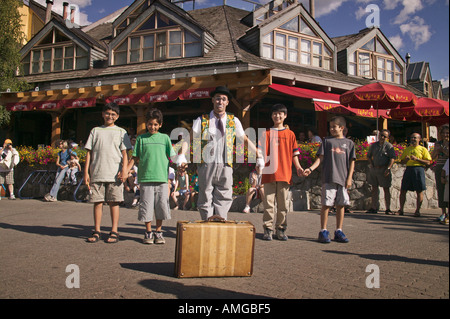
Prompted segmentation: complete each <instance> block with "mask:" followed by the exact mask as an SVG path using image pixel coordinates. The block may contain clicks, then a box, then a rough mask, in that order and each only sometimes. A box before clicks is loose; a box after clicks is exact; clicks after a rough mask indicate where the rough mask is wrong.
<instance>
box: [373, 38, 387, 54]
mask: <svg viewBox="0 0 450 319" xmlns="http://www.w3.org/2000/svg"><path fill="white" fill-rule="evenodd" d="M375 49H376V51H377V52H378V53H382V54H389V53H388V52H387V51H386V49H385V48H384V46H383V45H382V44H381V43H380V41H378V39H377V44H376V48H375Z"/></svg>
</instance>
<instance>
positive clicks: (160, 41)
mask: <svg viewBox="0 0 450 319" xmlns="http://www.w3.org/2000/svg"><path fill="white" fill-rule="evenodd" d="M165 44H166V34H165V33H159V34H157V36H156V45H165Z"/></svg>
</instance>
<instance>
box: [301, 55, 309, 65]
mask: <svg viewBox="0 0 450 319" xmlns="http://www.w3.org/2000/svg"><path fill="white" fill-rule="evenodd" d="M300 62H301V63H302V64H306V65H311V55H310V54H309V53H302V55H301V61H300Z"/></svg>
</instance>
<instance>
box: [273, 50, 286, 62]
mask: <svg viewBox="0 0 450 319" xmlns="http://www.w3.org/2000/svg"><path fill="white" fill-rule="evenodd" d="M275 55H276V58H277V59H280V60H285V59H286V49H285V48H280V47H277V48H276V50H275Z"/></svg>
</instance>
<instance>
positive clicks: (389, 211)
mask: <svg viewBox="0 0 450 319" xmlns="http://www.w3.org/2000/svg"><path fill="white" fill-rule="evenodd" d="M384 213H385V214H386V215H395V213H394V212H393V211H392V210H390V209H386V211H385V212H384Z"/></svg>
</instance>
